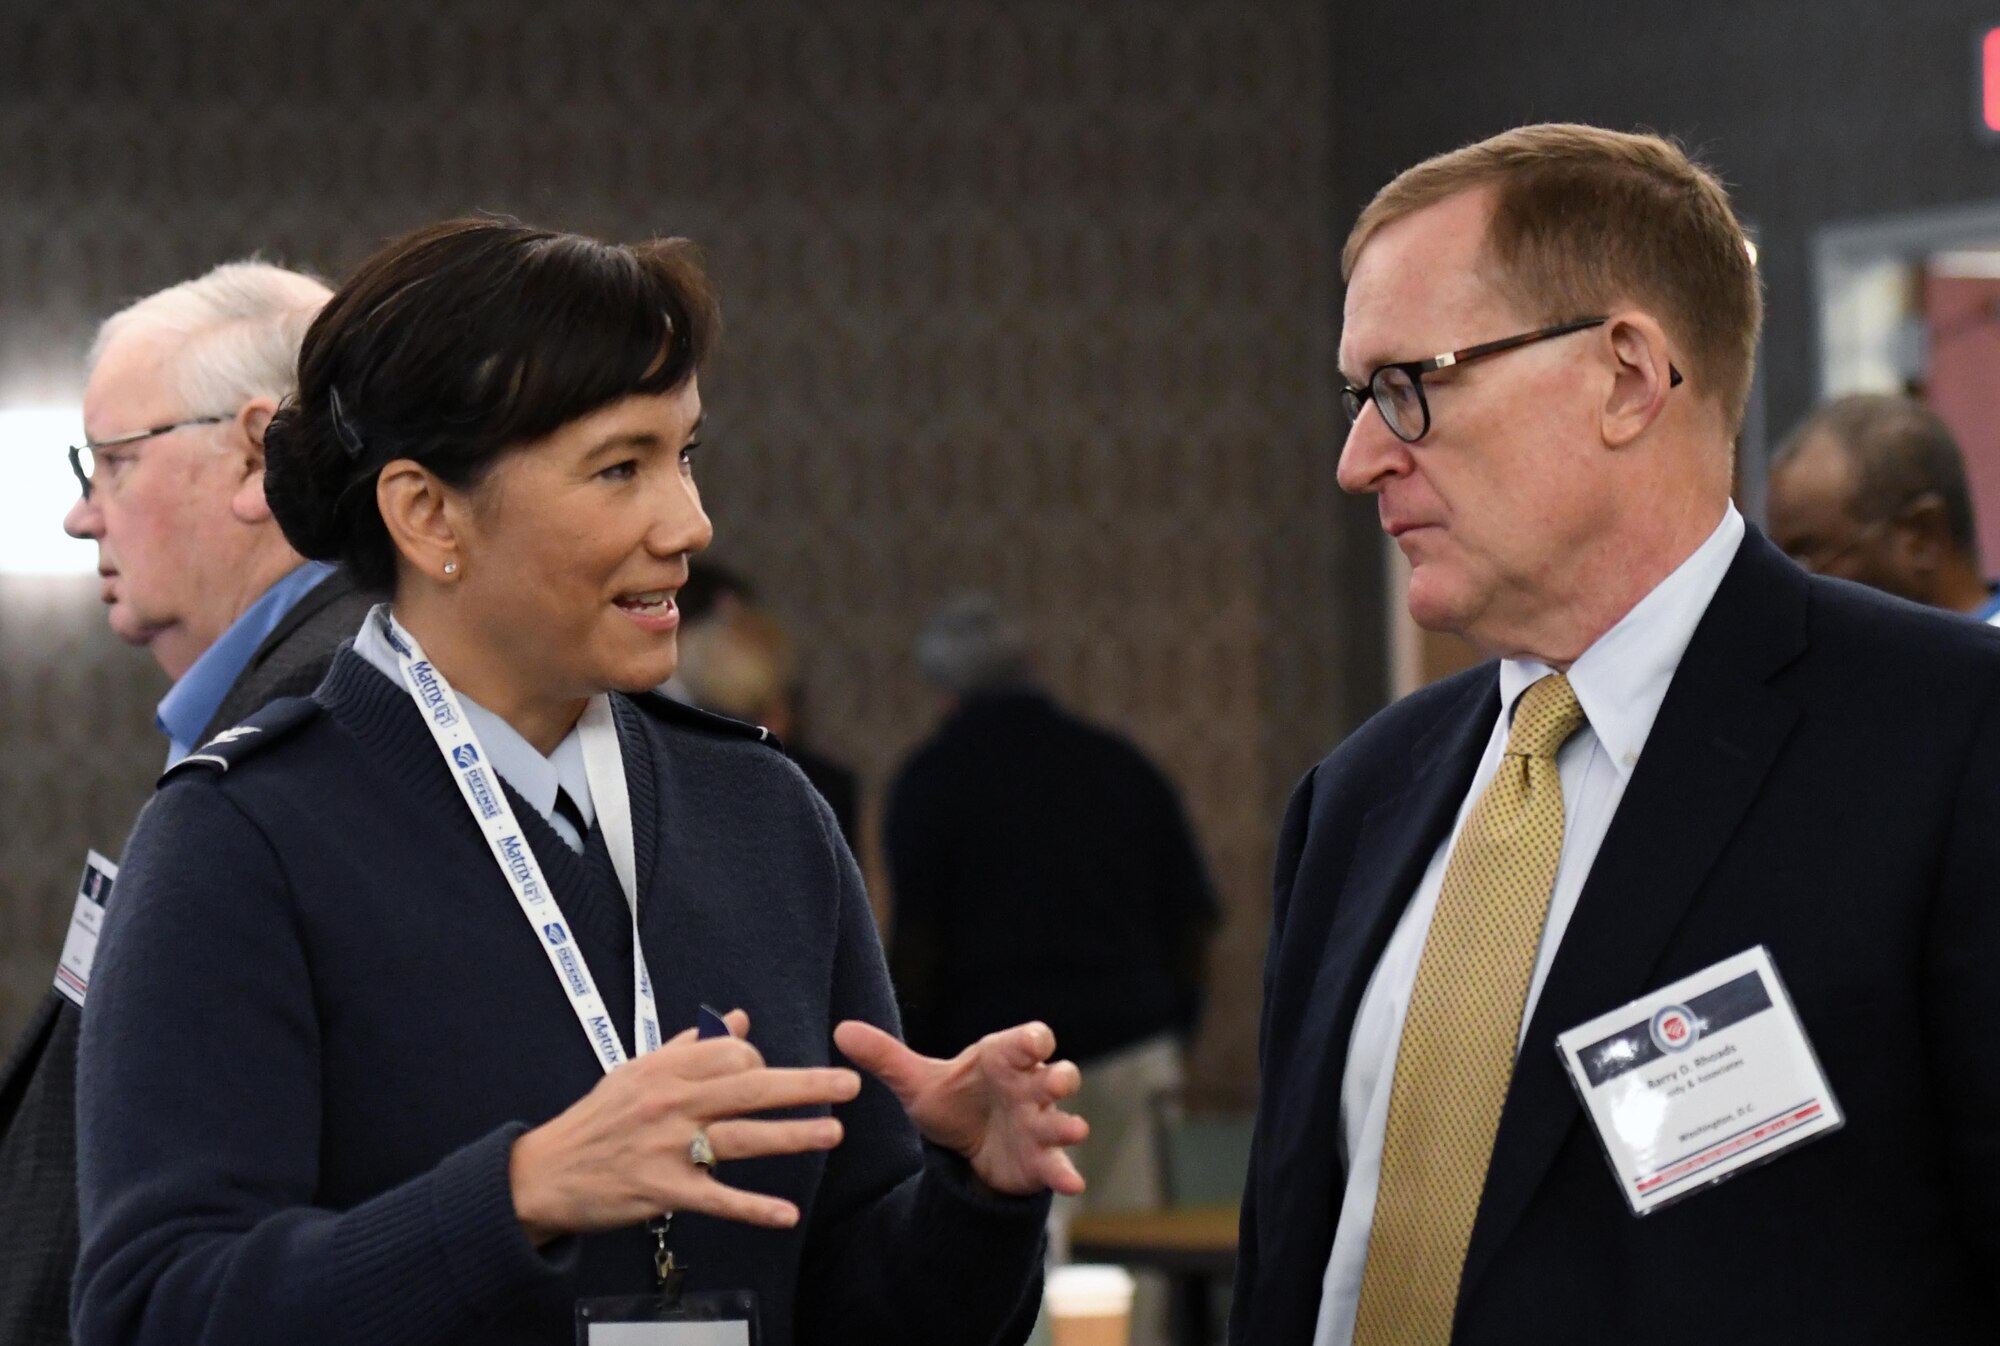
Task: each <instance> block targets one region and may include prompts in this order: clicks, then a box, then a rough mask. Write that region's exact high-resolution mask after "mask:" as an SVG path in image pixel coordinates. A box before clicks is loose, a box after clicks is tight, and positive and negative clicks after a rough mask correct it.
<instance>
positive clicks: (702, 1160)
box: [688, 1126, 715, 1170]
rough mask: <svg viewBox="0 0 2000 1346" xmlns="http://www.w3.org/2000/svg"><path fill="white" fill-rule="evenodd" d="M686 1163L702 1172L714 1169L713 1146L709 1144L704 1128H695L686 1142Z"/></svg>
mask: <svg viewBox="0 0 2000 1346" xmlns="http://www.w3.org/2000/svg"><path fill="white" fill-rule="evenodd" d="M688 1162H689V1163H691V1164H693V1165H694V1166H695V1167H696V1168H699V1169H703V1170H706V1169H711V1168H714V1167H715V1146H714V1145H713V1144H711V1143H710V1142H709V1139H708V1131H707V1129H706V1128H704V1127H699V1126H697V1127H696V1128H695V1129H694V1135H693V1137H692V1138H691V1139H689V1141H688Z"/></svg>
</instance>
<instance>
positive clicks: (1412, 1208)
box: [1231, 126, 2000, 1346]
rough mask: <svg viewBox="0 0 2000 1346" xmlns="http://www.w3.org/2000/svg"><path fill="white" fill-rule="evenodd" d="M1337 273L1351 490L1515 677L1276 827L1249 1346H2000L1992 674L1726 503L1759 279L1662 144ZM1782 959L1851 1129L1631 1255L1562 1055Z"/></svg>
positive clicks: (1332, 768) (1726, 220)
mask: <svg viewBox="0 0 2000 1346" xmlns="http://www.w3.org/2000/svg"><path fill="white" fill-rule="evenodd" d="M1345 270H1346V274H1347V279H1348V290H1347V298H1346V311H1345V325H1344V330H1343V333H1342V341H1341V350H1340V367H1341V370H1342V372H1343V375H1344V377H1345V379H1346V381H1347V382H1348V384H1349V385H1350V388H1349V391H1348V392H1347V393H1346V394H1345V397H1346V400H1347V403H1348V407H1349V414H1350V416H1352V417H1353V420H1354V424H1353V428H1352V430H1351V432H1350V434H1349V437H1348V441H1347V444H1346V447H1345V449H1344V450H1343V453H1342V457H1341V464H1340V478H1341V482H1342V484H1343V485H1344V486H1345V487H1346V488H1347V489H1349V490H1353V491H1365V492H1369V493H1372V494H1374V495H1375V496H1376V497H1377V499H1378V504H1379V509H1380V514H1381V521H1382V525H1383V528H1384V529H1385V531H1386V532H1388V533H1389V535H1390V536H1391V537H1393V538H1394V539H1395V540H1396V542H1397V544H1398V546H1399V547H1400V549H1401V550H1402V552H1403V554H1404V555H1405V556H1406V557H1407V558H1408V560H1409V561H1410V563H1411V574H1410V581H1409V606H1410V610H1411V613H1412V615H1413V616H1414V617H1415V619H1416V620H1417V621H1418V622H1419V623H1420V624H1422V625H1424V626H1425V627H1427V628H1430V629H1435V630H1448V631H1454V632H1458V633H1460V634H1462V635H1463V636H1465V637H1466V638H1467V639H1469V640H1470V641H1472V642H1473V643H1474V644H1475V645H1477V646H1478V647H1480V648H1482V649H1483V650H1485V651H1486V652H1488V653H1489V654H1491V655H1493V656H1495V657H1496V661H1495V662H1493V663H1488V664H1486V665H1484V666H1482V667H1479V668H1475V669H1472V670H1470V671H1468V672H1466V673H1463V674H1460V675H1458V676H1457V677H1454V678H1451V679H1449V680H1447V681H1445V682H1442V683H1440V684H1437V685H1435V686H1433V687H1430V688H1427V689H1425V690H1423V691H1421V692H1418V693H1416V694H1415V695H1413V696H1410V697H1408V698H1406V699H1405V700H1403V701H1401V702H1399V703H1397V704H1396V705H1394V706H1392V707H1390V708H1389V709H1388V710H1386V711H1384V712H1382V713H1381V714H1379V715H1377V716H1376V717H1375V718H1374V719H1372V720H1370V721H1369V722H1368V723H1367V724H1366V725H1364V726H1363V727H1362V728H1361V729H1360V730H1359V731H1358V732H1357V733H1356V734H1354V735H1353V737H1351V738H1350V739H1349V740H1348V741H1347V742H1346V743H1344V744H1342V745H1341V747H1340V748H1339V749H1338V750H1337V751H1335V752H1334V753H1333V754H1332V755H1331V756H1330V757H1328V758H1327V759H1326V760H1325V761H1324V762H1322V763H1321V764H1320V765H1319V766H1318V767H1317V768H1315V769H1314V770H1313V771H1312V772H1311V773H1310V774H1309V775H1308V776H1307V777H1306V779H1305V780H1304V781H1303V782H1302V783H1301V785H1300V786H1299V788H1298V790H1297V792H1296V794H1295V795H1294V797H1293V800H1292V803H1291V806H1290V808H1289V810H1288V812H1287V815H1286V819H1285V823H1284V828H1283V832H1282V835H1281V838H1280V842H1279V854H1278V861H1277V872H1276V882H1275V890H1274V900H1273V934H1272V939H1271V944H1270V949H1269V954H1268V958H1267V963H1266V973H1265V990H1264V1020H1263V1033H1262V1040H1261V1045H1260V1060H1261V1066H1262V1085H1261V1089H1262V1095H1261V1101H1260V1106H1259V1114H1258V1121H1257V1131H1256V1140H1255V1155H1254V1159H1253V1162H1252V1168H1251V1174H1250V1179H1249V1184H1248V1189H1247V1191H1246V1194H1245V1201H1244V1211H1243V1225H1242V1247H1241V1257H1240V1263H1239V1271H1238V1279H1237V1297H1236V1301H1235V1317H1234V1320H1233V1322H1232V1326H1231V1340H1232V1342H1234V1343H1237V1346H1250V1344H1251V1343H1254V1344H1255V1346H1308V1344H1309V1343H1310V1344H1311V1346H1346V1343H1349V1342H1353V1343H1356V1344H1357V1346H1379V1344H1380V1343H1397V1346H1417V1344H1419V1343H1422V1344H1424V1346H1441V1344H1442V1343H1444V1342H1447V1341H1450V1342H1458V1343H1501V1342H1509V1343H1511V1342H1528V1341H1532V1342H1536V1343H1569V1342H1574V1343H1586V1342H1587V1343H1604V1342H1619V1343H1625V1344H1628V1346H1631V1344H1637V1346H1645V1344H1647V1343H1660V1344H1661V1346H1665V1344H1666V1343H1676V1344H1678V1343H1685V1342H1690V1341H1704V1342H1750V1341H1758V1342H1775V1341H1785V1342H1791V1341H1813V1342H1829V1343H1854V1344H1855V1346H1860V1343H1871V1344H1872V1343H1881V1342H1906V1341H1908V1342H1916V1341H1922V1342H1925V1343H1927V1344H1930V1343H1957V1342H1973V1341H1988V1340H1990V1339H1991V1338H1992V1334H1993V1330H1994V1329H1993V1323H1994V1322H1995V1321H1996V1318H2000V1295H1996V1292H1995V1291H1994V1289H1993V1288H1992V1280H1991V1268H1992V1267H1993V1266H1994V1265H1996V1264H2000V1168H1996V1165H1995V1162H1994V1161H1995V1160H1996V1159H2000V1067H1996V1066H1995V1064H1994V1058H1993V1056H1992V1053H1991V1051H1990V1049H1989V1045H1988V1044H1989V1040H1990V1036H1991V1033H1992V1030H1993V1029H1994V1028H1995V1027H1996V1026H2000V976H1995V975H1994V965H1995V960H1996V956H2000V902H1995V901H1994V900H1993V894H1992V876H1993V875H1994V874H1995V873H1996V872H2000V709H1996V703H2000V642H1996V641H1995V640H1994V638H1993V637H1992V635H1991V633H1990V632H1989V631H1988V630H1987V629H1986V628H1982V627H1979V626H1976V625H1974V624H1971V623H1966V622H1962V621H1958V620H1954V619H1951V618H1948V617H1944V616H1940V615H1937V614H1934V613H1930V612H1927V611H1924V610H1920V609H1918V608H1915V607H1913V606H1910V605H1907V604H1903V603H1900V602H1897V601H1895V600H1893V599H1889V598H1886V597H1883V596H1880V595H1877V594H1875V593H1872V592H1870V591H1867V590H1864V589H1861V588H1859V587H1856V586H1853V585H1848V584H1842V583H1838V582H1834V581H1829V580H1823V579H1818V578H1814V577H1810V576H1808V575H1806V574H1804V573H1802V572H1801V571H1800V570H1798V569H1797V568H1796V567H1795V566H1793V565H1792V564H1791V563H1790V562H1788V561H1787V560H1786V559H1785V558H1784V557H1783V556H1782V555H1781V554H1780V553H1779V552H1778V551H1777V550H1776V549H1775V548H1774V547H1772V546H1771V545H1770V544H1769V543H1768V542H1766V541H1765V540H1764V539H1763V537H1762V536H1761V535H1760V534H1759V533H1757V531H1756V530H1755V529H1753V528H1749V527H1748V526H1747V525H1746V524H1745V523H1744V522H1743V520H1742V519H1741V517H1740V516H1739V515H1738V514H1737V513H1736V511H1735V509H1734V508H1733V506H1732V505H1731V504H1730V501H1729V491H1730V482H1731V468H1732V462H1731V459H1732V444H1733V441H1734V438H1735V435H1736V433H1737V430H1738V428H1739V426H1740V424H1741V418H1742V413H1743V408H1744V405H1745V401H1746V399H1747V394H1748V389H1749V384H1750V376H1751V360H1752V356H1753V353H1754V350H1755V343H1756V333H1757V327H1758V322H1759V316H1760V314H1759V300H1758V293H1757V282H1756V277H1755V274H1754V270H1753V265H1752V263H1751V261H1750V258H1749V255H1748V253H1747V250H1746V247H1745V243H1744V239H1743V235H1742V233H1741V230H1740V228H1739V226H1738V224H1737V222H1736V220H1735V217H1734V215H1733V213H1732V211H1731V209H1730V207H1729V204H1728V200H1727V197H1726V195H1725V194H1724V193H1723V191H1722V189H1721V187H1720V186H1719V184H1717V183H1716V181H1715V179H1714V178H1713V177H1711V176H1710V175H1709V174H1708V173H1706V172H1705V171H1703V170H1701V169H1700V168H1698V167H1696V166H1695V165H1692V164H1691V163H1689V161H1688V160H1687V159H1686V158H1685V156H1684V155H1683V154H1682V153H1681V152H1680V151H1679V150H1678V148H1676V147H1675V146H1673V145H1671V144H1669V143H1667V142H1665V141H1661V140H1658V139H1656V138H1653V137H1647V136H1626V135H1618V134H1614V133H1610V132H1604V131H1599V130H1596V129H1594V128H1587V127H1563V126H1541V127H1528V128H1523V129H1521V130H1517V131H1514V132H1510V133H1508V134H1506V135H1503V136H1500V137H1496V138H1494V139H1493V140H1490V141H1486V142H1482V143H1480V144H1478V145H1473V146H1469V147H1467V148H1465V149H1463V150H1459V151H1455V152H1453V153H1452V154H1449V155H1445V156H1441V157H1440V158H1438V159H1434V160H1431V161H1428V162H1427V163H1425V164H1423V165H1420V166H1418V167H1417V168H1415V169H1412V170H1410V171H1409V172H1407V173H1405V174H1404V175H1402V176H1401V177H1400V178H1398V179H1397V180H1396V181H1395V182H1394V183H1392V184H1391V185H1390V186H1389V187H1387V188H1385V189H1384V190H1383V192H1382V193H1381V194H1380V195H1379V196H1378V197H1377V198H1376V200H1375V202H1374V203H1373V204H1371V205H1370V206H1369V208H1368V209H1367V211H1365V212H1364V213H1363V215H1362V217H1361V219H1360V220H1359V222H1358V223H1357V224H1356V226H1355V229H1354V232H1353V234H1352V235H1351V236H1350V239H1349V243H1348V248H1347V253H1346V258H1345ZM1517 337H1518V338H1519V339H1518V340H1512V341H1509V340H1507V339H1508V338H1517ZM1433 352H1439V353H1440V354H1436V355H1431V354H1430V353H1433ZM1427 357H1428V358H1427ZM1759 945H1761V946H1763V947H1764V948H1765V949H1766V950H1767V951H1768V953H1769V955H1770V957H1771V959H1772V960H1773V963H1774V965H1775V968H1776V970H1777V972H1778V974H1779V975H1780V977H1781V978H1782V979H1783V982H1784V984H1785V986H1786V987H1787V988H1788V989H1789V992H1790V995H1791V998H1792V1001H1793V1002H1794V1004H1795V1005H1796V1008H1797V1012H1798V1015H1799V1018H1800V1021H1801V1025H1802V1029H1803V1033H1804V1036H1805V1037H1806V1038H1807V1039H1809V1040H1810V1043H1811V1047H1812V1050H1813V1051H1814V1052H1815V1053H1816V1054H1817V1059H1818V1061H1819V1063H1820V1065H1821V1066H1822V1067H1823V1069H1824V1073H1825V1076H1826V1080H1827V1084H1828V1087H1829V1088H1830V1090H1831V1092H1832V1094H1833V1095H1834V1096H1835V1097H1836V1098H1837V1100H1838V1103H1839V1106H1840V1108H1841V1109H1842V1110H1843V1112H1844V1114H1845V1119H1846V1125H1845V1127H1844V1129H1841V1130H1839V1131H1837V1132H1834V1133H1832V1134H1830V1135H1827V1136H1825V1137H1823V1138H1819V1139H1815V1140H1813V1141H1811V1142H1810V1143H1807V1144H1802V1145H1799V1146H1797V1147H1792V1148H1780V1147H1776V1146H1774V1147H1773V1148H1772V1149H1771V1151H1770V1152H1769V1157H1770V1162H1769V1163H1767V1164H1765V1165H1763V1166H1761V1167H1757V1168H1754V1169H1745V1170H1743V1171H1741V1172H1739V1173H1737V1174H1735V1175H1733V1176H1731V1177H1730V1178H1729V1179H1728V1180H1727V1181H1725V1182H1722V1183H1720V1184H1719V1185H1716V1186H1713V1187H1709V1188H1696V1189H1695V1190H1694V1191H1692V1192H1691V1193H1690V1194H1688V1195H1687V1196H1686V1197H1685V1199H1683V1200H1681V1201H1680V1202H1679V1203H1677V1204H1675V1205H1672V1206H1670V1207H1667V1208H1665V1209H1660V1210H1657V1211H1654V1212H1652V1213H1650V1214H1648V1215H1646V1216H1645V1217H1644V1218H1639V1217H1637V1216H1635V1215H1634V1214H1632V1212H1631V1209H1630V1207H1628V1205H1627V1202H1626V1199H1625V1197H1624V1196H1623V1195H1622V1194H1621V1182H1620V1180H1619V1179H1618V1178H1616V1177H1614V1174H1613V1170H1612V1168H1611V1166H1610V1164H1609V1163H1608V1162H1607V1155H1606V1149H1605V1146H1604V1145H1603V1144H1602V1143H1601V1142H1600V1138H1599V1135H1598V1134H1597V1132H1596V1130H1595V1124H1594V1122H1593V1120H1592V1119H1591V1117H1590V1116H1589V1115H1587V1114H1586V1112H1585V1111H1584V1109H1583V1108H1582V1107H1581V1106H1580V1105H1579V1102H1578V1098H1577V1094H1576V1092H1575V1091H1574V1090H1573V1089H1572V1087H1571V1084H1570V1082H1569V1080H1568V1078H1566V1075H1565V1070H1564V1066H1563V1064H1562V1061H1561V1060H1560V1058H1559V1056H1558V1053H1557V1049H1556V1039H1557V1036H1558V1035H1559V1034H1561V1033H1563V1032H1565V1031H1567V1030H1569V1029H1572V1028H1575V1027H1577V1026H1579V1025H1582V1024H1585V1023H1587V1022H1588V1021H1590V1020H1592V1019H1594V1018H1596V1017H1597V1016H1599V1015H1601V1014H1605V1013H1607V1012H1609V1011H1612V1010H1616V1009H1619V1008H1620V1007H1621V1006H1624V1005H1626V1004H1627V1002H1631V1001H1634V1000H1638V999H1640V998H1642V997H1643V996H1645V995H1646V994H1647V993H1649V992H1653V991H1656V990H1658V989H1659V988H1662V987H1665V986H1668V985H1670V984H1672V983H1674V982H1676V981H1678V980H1680V979H1682V978H1685V977H1691V976H1694V975H1696V974H1700V973H1702V972H1703V971H1704V970H1705V969H1709V968H1711V967H1713V966H1714V965H1715V964H1717V963H1718V962H1720V961H1721V960H1723V959H1727V958H1730V957H1731V956H1732V955H1735V954H1739V953H1742V952H1743V951H1745V950H1747V949H1751V948H1753V947H1755V946H1759ZM1725 1087H1726V1088H1730V1089H1734V1088H1736V1087H1738V1086H1737V1084H1736V1082H1735V1081H1734V1077H1732V1083H1731V1084H1729V1085H1727V1086H1725ZM1772 1101H1781V1100H1766V1102H1772ZM1752 1105H1753V1106H1754V1103H1753V1104H1752Z"/></svg>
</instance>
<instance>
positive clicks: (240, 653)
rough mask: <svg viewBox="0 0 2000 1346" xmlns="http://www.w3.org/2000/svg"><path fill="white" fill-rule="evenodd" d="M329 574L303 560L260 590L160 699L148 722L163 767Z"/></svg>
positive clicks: (189, 745) (197, 734) (196, 736)
mask: <svg viewBox="0 0 2000 1346" xmlns="http://www.w3.org/2000/svg"><path fill="white" fill-rule="evenodd" d="M332 573H333V567H332V566H330V565H323V564H321V563H320V562H318V561H307V562H306V563H305V564H304V565H301V566H299V567H298V568H297V569H296V570H293V571H292V572H291V573H290V574H288V575H286V576H285V577H284V578H283V579H281V580H279V581H278V582H277V583H276V584H274V585H272V586H271V587H270V588H268V589H266V590H265V591H264V592H263V593H262V594H261V595H260V596H259V597H258V599H257V601H256V602H254V603H252V604H251V605H250V606H249V607H247V608H245V609H244V610H243V615H242V616H240V617H238V618H237V619H236V620H235V621H233V622H231V623H230V624H229V629H228V630H226V631H224V632H223V633H222V636H221V638H220V639H218V640H217V641H216V642H215V643H214V644H213V645H211V646H209V647H208V648H207V649H206V650H204V651H202V655H201V658H199V659H197V660H195V661H194V663H193V665H192V666H191V667H189V669H188V671H187V672H185V673H183V674H182V675H181V678H180V681H179V682H176V683H175V684H174V685H173V686H172V687H171V688H169V689H168V690H167V694H166V695H165V696H163V697H161V698H160V704H159V708H158V709H157V710H156V711H154V713H153V723H155V724H157V725H158V726H159V727H160V732H161V733H163V734H165V735H166V736H167V743H168V747H167V765H168V766H172V765H173V764H174V763H175V762H178V761H180V760H181V758H183V757H185V756H187V755H188V754H189V753H191V752H193V751H194V750H195V747H196V745H197V744H198V743H199V741H200V739H201V731H202V730H203V729H205V728H206V727H207V726H208V722H209V721H210V720H212V719H214V718H215V712H217V711H218V710H221V709H222V701H223V698H224V697H226V696H228V695H229V689H230V688H231V687H234V686H235V685H236V680H237V679H238V678H240V677H242V676H243V670H244V669H246V668H248V667H250V660H251V659H252V658H253V657H254V656H255V655H256V653H257V648H258V646H260V645H262V644H263V643H264V641H265V639H266V637H268V636H269V635H270V634H271V633H272V632H273V631H275V630H277V629H278V623H279V622H282V621H283V620H285V615H286V614H287V613H289V612H290V611H291V610H292V609H293V608H295V607H297V606H298V603H299V600H300V599H301V598H304V597H305V596H306V595H307V594H308V593H310V592H311V591H312V588H313V586H314V585H316V584H318V583H319V582H320V581H321V580H323V579H325V578H326V577H327V576H328V575H331V574H332Z"/></svg>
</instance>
